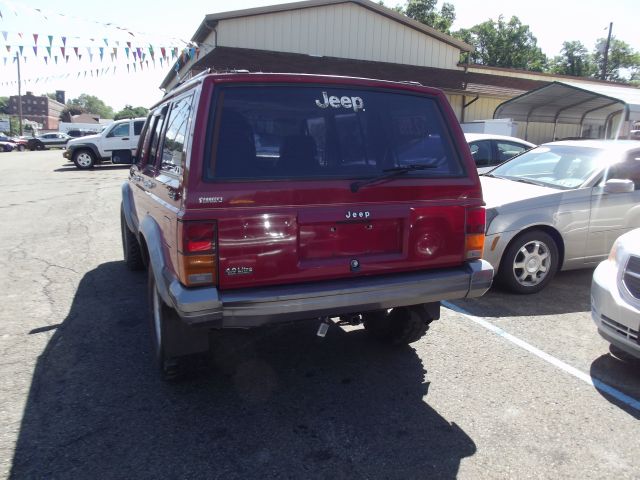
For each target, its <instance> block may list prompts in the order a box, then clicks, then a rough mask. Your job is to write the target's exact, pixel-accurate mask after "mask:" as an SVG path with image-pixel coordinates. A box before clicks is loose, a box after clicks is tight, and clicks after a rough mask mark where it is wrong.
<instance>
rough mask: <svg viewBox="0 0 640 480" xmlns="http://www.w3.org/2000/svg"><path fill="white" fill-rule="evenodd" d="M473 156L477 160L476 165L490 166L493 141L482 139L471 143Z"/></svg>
mask: <svg viewBox="0 0 640 480" xmlns="http://www.w3.org/2000/svg"><path fill="white" fill-rule="evenodd" d="M469 148H470V149H471V156H472V157H473V160H474V161H475V162H476V167H488V166H490V165H491V141H489V140H480V141H478V142H472V143H470V144H469Z"/></svg>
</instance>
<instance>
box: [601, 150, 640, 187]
mask: <svg viewBox="0 0 640 480" xmlns="http://www.w3.org/2000/svg"><path fill="white" fill-rule="evenodd" d="M612 178H618V179H621V180H632V181H633V183H635V184H636V190H640V152H635V153H632V154H630V155H629V157H628V158H627V159H626V160H625V161H624V162H620V163H616V164H615V165H612V166H611V168H609V172H608V173H607V180H609V179H612Z"/></svg>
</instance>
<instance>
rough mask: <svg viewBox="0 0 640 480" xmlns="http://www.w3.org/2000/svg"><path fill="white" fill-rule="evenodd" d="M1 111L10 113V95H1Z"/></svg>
mask: <svg viewBox="0 0 640 480" xmlns="http://www.w3.org/2000/svg"><path fill="white" fill-rule="evenodd" d="M0 113H9V97H0Z"/></svg>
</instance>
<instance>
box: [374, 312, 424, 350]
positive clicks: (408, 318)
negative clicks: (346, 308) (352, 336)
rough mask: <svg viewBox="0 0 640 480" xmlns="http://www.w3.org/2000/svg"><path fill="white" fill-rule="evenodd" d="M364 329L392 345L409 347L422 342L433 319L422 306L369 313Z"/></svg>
mask: <svg viewBox="0 0 640 480" xmlns="http://www.w3.org/2000/svg"><path fill="white" fill-rule="evenodd" d="M362 318H363V320H364V328H365V330H366V331H367V333H369V334H370V335H371V336H372V337H374V338H376V339H378V340H380V341H382V342H384V343H388V344H390V345H407V344H409V343H413V342H416V341H418V340H420V339H421V338H422V337H423V336H424V335H425V334H426V333H427V330H429V323H431V320H432V319H431V318H429V316H428V315H427V313H426V310H425V309H424V308H423V307H422V306H414V307H399V308H394V309H393V310H391V312H389V313H387V311H386V310H378V311H375V312H367V313H364V314H363V315H362Z"/></svg>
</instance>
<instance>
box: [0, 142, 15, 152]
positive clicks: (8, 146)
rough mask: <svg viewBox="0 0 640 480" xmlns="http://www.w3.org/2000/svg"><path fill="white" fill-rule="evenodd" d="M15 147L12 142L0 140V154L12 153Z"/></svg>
mask: <svg viewBox="0 0 640 480" xmlns="http://www.w3.org/2000/svg"><path fill="white" fill-rule="evenodd" d="M16 147H17V145H16V144H15V143H13V142H8V141H7V142H4V141H1V140H0V152H11V151H13V150H14V149H15V148H16Z"/></svg>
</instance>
